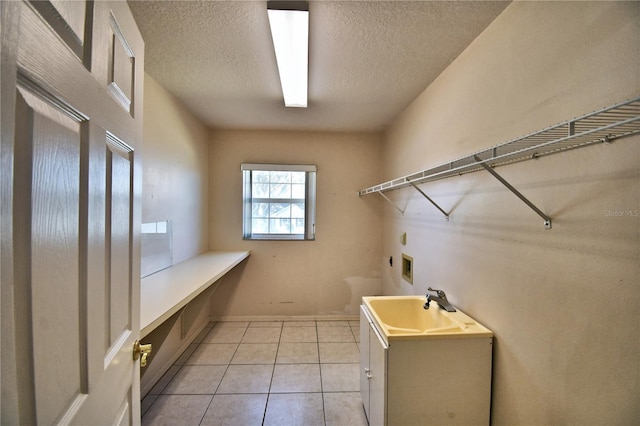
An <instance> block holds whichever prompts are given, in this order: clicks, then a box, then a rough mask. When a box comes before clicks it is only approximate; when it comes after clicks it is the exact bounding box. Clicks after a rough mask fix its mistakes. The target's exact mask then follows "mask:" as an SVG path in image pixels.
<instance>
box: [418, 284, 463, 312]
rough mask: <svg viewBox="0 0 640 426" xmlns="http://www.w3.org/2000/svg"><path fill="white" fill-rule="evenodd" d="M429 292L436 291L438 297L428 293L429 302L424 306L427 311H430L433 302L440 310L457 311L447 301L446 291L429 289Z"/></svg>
mask: <svg viewBox="0 0 640 426" xmlns="http://www.w3.org/2000/svg"><path fill="white" fill-rule="evenodd" d="M427 290H429V291H434V292H435V293H436V294H437V296H434V295H433V294H429V293H427V302H426V303H425V304H424V308H425V309H429V305H430V304H431V302H436V303H437V304H438V305H439V306H440V309H444V310H445V311H447V312H455V311H456V308H454V307H453V306H452V305H451V303H449V301H448V300H447V295H446V294H445V293H444V291H442V290H435V289H433V288H431V287H429V288H428V289H427Z"/></svg>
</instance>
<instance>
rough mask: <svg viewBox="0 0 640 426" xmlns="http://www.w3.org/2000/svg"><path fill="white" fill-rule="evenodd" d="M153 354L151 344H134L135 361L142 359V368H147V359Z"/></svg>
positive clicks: (137, 342) (136, 342)
mask: <svg viewBox="0 0 640 426" xmlns="http://www.w3.org/2000/svg"><path fill="white" fill-rule="evenodd" d="M150 353H151V344H148V345H142V344H140V342H139V341H138V340H136V341H135V342H133V360H134V361H136V360H137V359H138V358H140V367H146V366H147V357H148V356H149V354H150Z"/></svg>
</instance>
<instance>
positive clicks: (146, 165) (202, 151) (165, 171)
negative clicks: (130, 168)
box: [142, 74, 209, 263]
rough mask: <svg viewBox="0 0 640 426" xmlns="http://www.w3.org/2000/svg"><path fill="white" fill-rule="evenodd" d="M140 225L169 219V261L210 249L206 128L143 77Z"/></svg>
mask: <svg viewBox="0 0 640 426" xmlns="http://www.w3.org/2000/svg"><path fill="white" fill-rule="evenodd" d="M144 90H145V92H144V96H145V98H144V162H143V185H144V186H143V187H144V190H143V198H142V221H143V222H157V221H163V220H167V219H169V220H171V221H173V261H174V263H178V262H181V261H183V260H185V259H188V258H190V257H193V256H195V255H196V254H199V253H202V252H203V251H206V250H207V248H208V239H207V232H208V228H209V221H208V209H209V206H208V203H207V199H208V191H209V180H208V171H209V162H208V155H209V151H208V150H209V147H208V133H207V132H208V130H207V127H205V126H204V125H203V124H202V123H201V122H200V121H198V120H197V119H196V118H195V117H194V116H193V115H191V113H189V111H188V110H187V109H186V108H185V107H184V106H183V105H182V104H181V103H180V102H179V101H178V100H177V99H176V98H175V97H174V96H173V95H171V94H170V93H169V92H167V91H166V90H165V89H164V88H163V87H162V86H160V85H159V84H158V83H157V82H156V81H155V80H154V79H153V78H151V77H150V76H149V75H147V74H145V85H144Z"/></svg>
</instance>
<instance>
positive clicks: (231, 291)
mask: <svg viewBox="0 0 640 426" xmlns="http://www.w3.org/2000/svg"><path fill="white" fill-rule="evenodd" d="M250 258H251V256H249V257H248V258H246V259H244V260H243V261H242V262H240V263H239V264H238V265H236V266H235V267H234V268H233V269H231V270H230V271H229V272H227V273H226V274H225V275H224V276H223V277H222V278H220V283H219V284H218V287H217V288H216V291H215V292H214V293H213V295H212V296H211V301H210V302H209V306H210V308H209V310H210V312H211V313H214V312H215V316H216V317H225V316H227V313H228V312H229V309H230V308H231V303H229V301H231V300H233V299H234V295H235V293H236V291H237V290H238V288H239V284H240V281H241V280H242V274H243V273H244V269H245V268H246V266H247V261H248V260H249V259H250ZM221 299H222V300H224V301H223V302H222V303H216V302H217V301H218V300H221Z"/></svg>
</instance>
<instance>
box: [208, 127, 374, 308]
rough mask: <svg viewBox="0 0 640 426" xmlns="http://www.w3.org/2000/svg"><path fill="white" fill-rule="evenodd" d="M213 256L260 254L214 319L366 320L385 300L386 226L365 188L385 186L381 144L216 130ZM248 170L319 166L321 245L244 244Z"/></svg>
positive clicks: (217, 297) (219, 302) (223, 291)
mask: <svg viewBox="0 0 640 426" xmlns="http://www.w3.org/2000/svg"><path fill="white" fill-rule="evenodd" d="M210 143H211V145H210V162H209V167H210V193H209V202H210V223H209V229H210V234H209V247H210V248H211V249H219V250H251V256H250V257H249V259H248V260H247V261H246V262H245V263H244V266H243V267H241V268H236V269H237V270H235V271H232V272H231V273H230V274H228V275H227V276H226V277H225V278H224V279H223V283H222V284H221V286H220V287H219V288H218V290H217V291H216V293H215V294H214V296H213V299H212V310H211V313H212V316H213V317H236V318H237V317H242V316H249V317H256V316H258V317H259V316H280V317H295V316H318V315H333V316H336V315H337V316H339V315H343V316H344V315H347V316H349V315H357V314H358V306H359V304H360V298H361V296H362V295H363V294H379V293H380V247H381V236H382V232H381V217H380V214H379V204H378V203H377V200H371V199H360V198H359V197H357V196H356V193H357V191H358V189H361V188H362V187H365V186H367V185H368V184H369V182H374V181H377V180H380V179H381V178H382V173H381V170H382V163H381V155H380V154H381V151H380V149H381V146H380V137H379V135H375V134H347V133H321V132H286V131H233V130H229V131H213V132H212V133H211V139H210ZM243 162H258V163H259V162H267V163H301V164H316V165H317V167H318V173H317V209H316V216H317V217H316V219H317V220H316V240H315V241H244V240H242V174H241V172H240V164H241V163H243Z"/></svg>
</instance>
